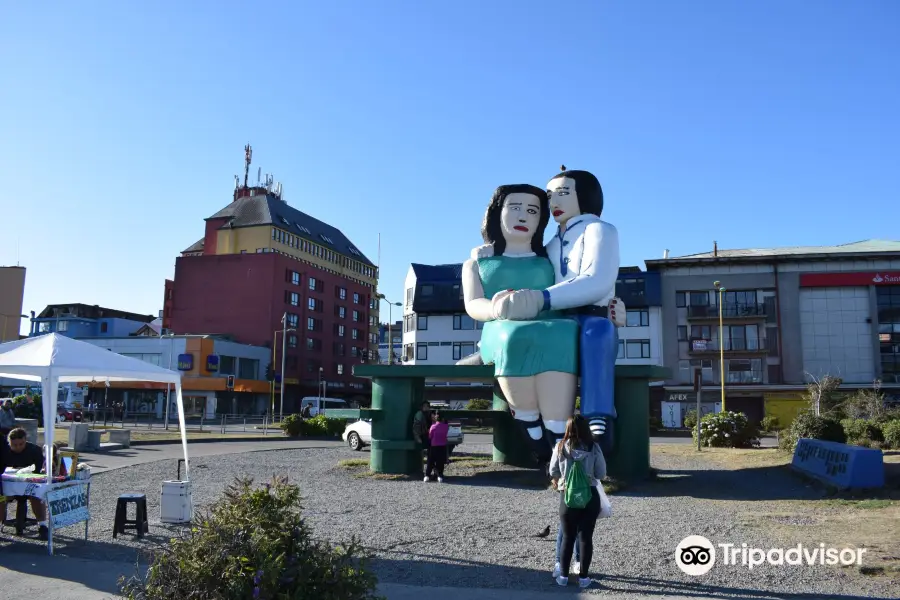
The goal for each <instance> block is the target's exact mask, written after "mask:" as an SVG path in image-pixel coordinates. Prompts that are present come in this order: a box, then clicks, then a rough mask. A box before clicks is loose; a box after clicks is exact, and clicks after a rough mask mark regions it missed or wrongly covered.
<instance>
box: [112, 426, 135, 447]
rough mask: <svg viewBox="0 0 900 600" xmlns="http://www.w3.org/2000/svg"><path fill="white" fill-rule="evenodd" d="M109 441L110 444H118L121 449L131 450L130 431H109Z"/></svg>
mask: <svg viewBox="0 0 900 600" xmlns="http://www.w3.org/2000/svg"><path fill="white" fill-rule="evenodd" d="M109 441H110V443H112V444H120V445H121V446H122V447H123V448H131V430H130V429H110V430H109Z"/></svg>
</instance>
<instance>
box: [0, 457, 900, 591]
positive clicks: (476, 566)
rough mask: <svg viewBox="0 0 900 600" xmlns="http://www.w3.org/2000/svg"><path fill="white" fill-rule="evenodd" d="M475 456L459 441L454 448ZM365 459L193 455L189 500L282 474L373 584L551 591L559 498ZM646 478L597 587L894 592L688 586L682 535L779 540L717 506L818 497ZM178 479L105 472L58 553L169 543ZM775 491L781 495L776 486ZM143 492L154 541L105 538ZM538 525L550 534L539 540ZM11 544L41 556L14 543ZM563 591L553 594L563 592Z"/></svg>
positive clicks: (626, 497)
mask: <svg viewBox="0 0 900 600" xmlns="http://www.w3.org/2000/svg"><path fill="white" fill-rule="evenodd" d="M473 450H480V448H466V447H465V446H462V447H460V452H461V453H462V452H471V451H473ZM345 458H368V454H367V453H362V454H359V453H352V452H350V451H349V450H345V449H334V450H322V449H309V450H279V451H268V452H252V453H246V454H238V455H228V456H221V457H204V458H198V459H195V460H193V461H192V469H191V473H192V477H193V480H194V487H193V490H194V491H193V493H194V502H195V506H196V507H204V506H207V505H208V504H209V503H210V502H212V501H214V500H216V499H218V498H219V497H220V495H221V492H222V490H223V488H224V487H225V486H226V485H227V484H228V483H229V482H230V481H231V480H232V478H233V476H234V475H238V474H242V475H248V476H252V477H254V478H255V479H256V480H257V481H265V480H268V479H270V478H271V476H272V475H274V474H287V475H288V476H289V477H290V479H291V480H292V481H295V482H299V483H300V485H301V486H302V489H303V492H304V495H305V497H306V500H305V504H306V507H307V510H306V514H307V516H308V518H309V519H310V522H311V523H312V525H313V528H314V531H315V532H316V535H317V536H318V537H321V538H324V539H329V540H332V541H340V540H345V539H348V538H349V537H350V536H353V535H357V536H360V537H361V538H362V539H363V541H364V542H365V543H366V545H368V546H369V547H370V548H372V549H373V551H374V552H375V553H376V555H377V557H378V558H377V562H376V568H377V571H378V574H379V577H380V579H381V580H382V581H385V582H392V583H404V584H414V585H427V586H460V587H486V588H509V589H531V590H546V591H552V590H555V589H557V588H556V587H555V585H553V582H552V580H551V578H550V576H549V570H550V567H551V566H552V563H553V555H554V541H555V534H556V523H557V516H556V515H557V514H558V505H559V496H558V495H557V494H555V493H554V492H552V491H549V490H546V489H541V486H540V481H539V479H538V478H536V477H535V476H534V474H532V473H529V472H526V471H520V470H517V469H513V468H508V467H502V466H496V465H492V464H490V463H486V462H484V461H478V462H477V463H474V465H475V466H473V463H465V462H461V463H456V464H454V465H451V466H450V467H449V468H448V473H447V475H448V477H447V481H446V482H445V483H443V484H437V483H429V484H426V483H423V482H422V481H421V480H410V479H400V480H388V479H379V478H374V477H371V476H366V475H364V470H348V469H344V468H341V467H338V466H337V463H338V461H339V460H341V459H345ZM654 466H655V467H657V468H658V469H660V478H659V479H658V480H657V481H656V482H651V483H647V484H644V485H642V486H640V487H634V488H629V489H628V490H626V491H624V492H620V493H618V494H615V495H614V496H613V497H612V504H613V511H614V515H613V518H611V519H606V520H601V521H600V522H599V523H598V526H597V532H596V535H595V538H594V539H595V559H594V565H593V569H592V570H593V571H594V572H595V573H597V574H598V576H600V578H601V583H602V586H601V588H600V589H597V590H595V591H594V592H593V593H597V594H602V593H603V592H602V589H603V588H606V589H611V590H616V591H619V592H632V593H635V594H636V596H638V595H645V594H648V593H657V594H664V593H668V594H685V595H692V596H699V597H707V598H721V597H735V598H754V599H756V598H759V599H770V598H785V597H798V598H799V597H802V598H809V599H810V600H812V599H820V598H830V597H836V598H851V597H853V598H858V597H863V598H897V597H898V594H897V589H900V588H898V587H896V586H897V584H898V582H897V581H893V582H891V581H889V580H888V579H886V578H871V577H865V576H862V575H860V574H858V573H856V572H855V571H851V570H850V569H840V568H837V567H827V566H812V567H809V566H803V567H797V566H793V567H792V566H784V567H773V566H769V565H765V566H760V567H757V568H755V569H753V570H752V571H749V570H747V569H746V568H741V567H731V566H723V565H717V566H716V567H715V568H714V569H713V570H712V571H711V572H710V573H709V574H707V575H705V576H702V577H698V578H690V577H688V576H687V575H684V574H682V573H681V571H680V570H678V568H677V567H676V566H675V564H674V561H673V555H674V549H675V546H676V544H677V543H678V542H679V541H681V540H682V539H683V538H684V537H686V536H688V535H703V536H705V537H707V538H709V539H710V540H712V541H713V543H716V544H718V543H724V542H732V543H736V544H737V545H738V546H740V544H741V543H746V544H748V545H749V546H751V547H756V548H770V547H772V546H775V547H780V546H784V545H785V544H784V543H779V542H778V541H776V540H774V539H772V538H771V537H770V536H768V535H767V532H766V531H763V530H761V529H760V528H753V527H748V526H744V525H742V524H741V523H739V522H738V519H735V518H734V511H733V510H730V509H729V505H728V502H727V500H728V499H729V498H732V499H744V500H746V499H749V498H758V499H759V501H760V502H764V501H765V499H767V498H772V499H774V498H795V499H802V498H807V497H808V498H815V497H819V496H820V493H819V492H817V491H816V489H815V488H812V487H809V486H807V485H805V484H803V483H802V482H800V481H799V480H796V479H794V478H793V477H791V476H790V475H788V474H786V473H785V472H783V471H781V470H772V469H754V470H749V471H747V470H745V471H741V472H728V471H717V470H711V468H710V466H709V465H708V464H705V463H704V462H702V461H700V460H698V459H694V458H690V457H682V456H677V455H655V456H654ZM174 472H175V461H160V462H156V463H149V464H144V465H139V466H135V467H130V468H126V469H119V470H115V471H110V472H107V473H102V474H100V475H97V476H96V477H95V478H94V484H93V485H92V491H91V505H92V512H93V516H94V519H93V521H92V523H91V539H90V541H89V542H88V543H85V542H84V541H83V539H81V540H80V539H78V532H79V528H78V527H77V526H76V527H73V528H71V529H67V530H63V531H62V532H61V535H58V536H57V553H59V554H62V555H68V556H73V557H83V558H98V559H105V560H126V561H127V560H134V558H135V556H136V550H137V549H139V548H148V547H152V545H153V544H159V543H165V542H166V540H168V539H169V538H170V537H171V535H172V533H173V532H174V531H175V528H172V527H167V526H163V525H161V524H160V523H159V483H158V482H161V481H163V480H164V479H169V478H171V477H172V475H173V474H174ZM773 490H777V492H773ZM127 491H142V492H145V493H147V496H148V509H149V515H150V522H151V523H150V535H149V536H148V537H146V538H145V539H144V540H143V541H138V540H136V539H135V538H133V537H132V535H130V534H129V535H126V536H125V537H122V536H120V537H119V539H118V540H113V539H112V524H113V514H114V511H115V499H116V497H117V496H118V495H119V494H120V493H124V492H127ZM547 525H550V526H551V528H552V533H551V535H550V536H549V537H548V538H544V539H541V538H538V537H537V536H536V535H535V534H536V533H537V532H539V531H541V530H542V529H544V527H546V526H547ZM16 545H17V546H20V547H21V549H23V550H27V549H30V550H32V551H35V552H39V551H40V547H39V546H38V544H37V542H36V541H35V540H32V539H29V538H24V539H22V540H20V541H19V542H18V543H17V544H16ZM560 591H561V590H560Z"/></svg>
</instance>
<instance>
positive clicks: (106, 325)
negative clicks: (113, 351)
mask: <svg viewBox="0 0 900 600" xmlns="http://www.w3.org/2000/svg"><path fill="white" fill-rule="evenodd" d="M108 331H109V323H107V322H106V321H103V322H102V323H100V333H107V332H108Z"/></svg>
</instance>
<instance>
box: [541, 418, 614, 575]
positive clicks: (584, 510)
mask: <svg viewBox="0 0 900 600" xmlns="http://www.w3.org/2000/svg"><path fill="white" fill-rule="evenodd" d="M550 476H551V478H552V480H553V483H554V485H555V486H556V488H557V489H558V490H559V491H560V492H562V493H561V494H560V498H559V517H560V521H561V525H562V528H563V536H562V548H561V551H562V552H561V556H560V570H559V574H558V575H557V573H556V571H555V570H554V573H553V575H554V576H555V577H556V583H557V585H560V586H566V585H569V577H568V575H569V569H570V568H571V566H572V554H573V552H574V550H575V543H576V538H577V542H578V546H579V548H578V549H579V551H580V555H581V556H580V558H581V561H580V563H579V570H578V585H579V587H581V588H587V587H590V585H591V583H592V581H591V579H590V577H588V572H589V571H590V568H591V560H592V559H593V556H594V540H593V537H594V527H595V526H596V525H597V518H598V517H599V516H600V493H599V491H598V490H597V486H598V485H600V480H601V479H603V478H604V477H605V476H606V460H605V459H604V458H603V452H602V451H601V450H600V446H598V445H597V444H596V443H595V442H594V437H593V435H592V434H591V428H590V425H589V424H588V420H587V419H586V418H584V417H583V416H581V415H574V416H573V417H571V418H570V419H569V420H568V422H567V423H566V432H565V434H564V436H563V439H562V440H561V441H560V442H559V443H558V444H556V446H554V448H553V456H552V458H551V459H550Z"/></svg>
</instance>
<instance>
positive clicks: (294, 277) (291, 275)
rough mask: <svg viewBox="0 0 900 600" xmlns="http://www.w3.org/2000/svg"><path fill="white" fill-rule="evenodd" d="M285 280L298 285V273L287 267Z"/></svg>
mask: <svg viewBox="0 0 900 600" xmlns="http://www.w3.org/2000/svg"><path fill="white" fill-rule="evenodd" d="M287 280H288V282H289V283H292V284H294V285H300V273H298V272H297V271H291V270H290V269H288V272H287Z"/></svg>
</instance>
